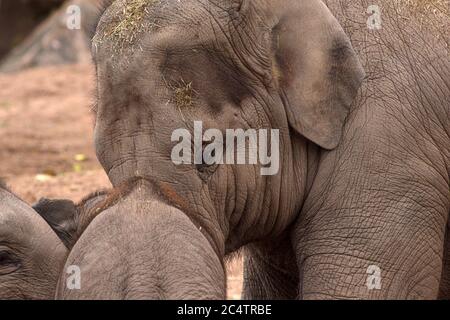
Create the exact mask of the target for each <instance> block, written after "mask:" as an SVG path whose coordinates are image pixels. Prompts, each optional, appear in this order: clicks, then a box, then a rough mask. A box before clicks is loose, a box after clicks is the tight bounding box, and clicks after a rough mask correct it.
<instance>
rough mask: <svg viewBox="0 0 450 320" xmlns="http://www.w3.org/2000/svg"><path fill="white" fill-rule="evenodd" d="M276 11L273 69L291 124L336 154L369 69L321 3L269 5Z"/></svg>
mask: <svg viewBox="0 0 450 320" xmlns="http://www.w3.org/2000/svg"><path fill="white" fill-rule="evenodd" d="M274 5H276V6H277V9H275V10H273V6H274ZM271 6H272V11H273V12H274V14H275V18H274V22H275V25H274V27H273V33H272V36H273V37H272V39H273V51H274V57H273V64H274V66H273V70H274V73H276V74H275V76H276V78H278V87H279V89H280V92H281V95H282V98H283V100H284V104H285V108H286V113H287V116H288V120H289V124H290V126H291V127H292V128H293V129H294V130H296V131H297V132H298V133H300V134H302V135H303V136H305V137H306V138H308V139H309V140H311V141H313V142H314V143H316V144H318V145H319V146H321V147H323V148H325V149H334V148H335V147H336V146H337V145H338V143H339V141H340V139H341V136H342V129H343V125H344V122H345V119H346V118H347V116H348V114H349V111H350V106H351V104H352V102H353V100H354V98H355V96H356V94H357V91H358V89H359V87H360V85H361V82H362V80H363V78H364V76H365V74H364V70H363V68H362V66H361V64H360V62H359V60H358V58H357V57H356V54H355V52H354V50H353V48H352V45H351V43H350V40H349V39H348V37H347V35H346V34H345V33H344V31H343V29H342V28H341V26H340V25H339V23H338V22H337V20H336V19H335V18H334V16H333V15H332V14H331V12H330V11H329V10H328V8H327V7H326V6H325V5H324V4H323V3H322V2H321V1H319V0H317V1H316V0H310V1H306V0H287V1H286V0H284V1H281V0H280V1H269V4H268V8H270V7H271Z"/></svg>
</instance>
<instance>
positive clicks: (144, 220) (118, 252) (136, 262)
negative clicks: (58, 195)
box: [38, 179, 225, 299]
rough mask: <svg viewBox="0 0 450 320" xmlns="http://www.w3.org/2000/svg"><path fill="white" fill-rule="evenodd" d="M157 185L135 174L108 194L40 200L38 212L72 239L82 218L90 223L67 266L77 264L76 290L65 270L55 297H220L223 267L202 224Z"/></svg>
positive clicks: (223, 283) (223, 284)
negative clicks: (68, 283)
mask: <svg viewBox="0 0 450 320" xmlns="http://www.w3.org/2000/svg"><path fill="white" fill-rule="evenodd" d="M156 189H157V186H156V184H153V183H150V182H148V181H145V180H139V179H135V180H130V181H128V182H127V183H124V184H122V185H121V186H118V187H116V188H115V189H113V190H111V191H109V192H104V193H97V194H93V195H92V196H89V197H87V198H86V200H84V201H82V202H81V203H80V204H78V205H74V204H73V203H71V202H70V201H67V200H47V199H44V200H41V201H40V202H39V204H38V207H39V208H38V210H40V212H41V214H42V215H43V216H45V217H46V218H47V219H49V220H48V221H49V223H50V224H51V225H52V226H53V228H54V229H55V230H56V232H58V233H59V234H63V235H64V236H66V235H67V234H70V235H69V237H68V239H73V240H74V241H75V240H76V237H77V236H78V235H79V234H80V233H78V232H76V231H75V230H76V226H77V225H79V226H80V227H79V229H78V230H81V232H82V231H83V221H86V222H88V223H87V224H89V222H91V221H92V222H91V223H90V225H89V227H88V228H87V229H86V231H84V232H82V233H83V236H82V237H81V238H80V239H79V240H78V241H77V242H76V243H75V246H74V247H73V248H72V249H71V254H70V256H69V258H68V259H67V262H66V267H67V266H72V265H76V266H79V267H80V269H81V270H82V273H81V288H80V289H79V290H69V289H68V288H67V287H66V286H65V283H66V280H67V279H65V278H64V277H65V275H66V273H64V272H63V273H62V278H61V281H60V282H59V284H60V285H59V288H58V290H57V298H66V299H144V298H145V299H181V298H184V299H199V298H204V299H219V298H222V297H224V296H225V274H224V271H223V270H224V268H223V265H222V263H221V261H220V260H219V258H218V256H217V255H216V253H215V252H214V251H213V249H212V248H211V247H210V246H209V245H208V240H207V239H206V238H205V237H204V236H203V235H202V233H201V228H198V227H196V226H195V225H194V224H193V223H192V221H190V219H189V218H188V217H187V216H186V215H185V214H184V213H183V212H181V211H180V210H178V209H176V208H174V207H173V206H171V205H169V204H168V202H167V199H165V197H164V195H162V194H161V193H159V192H157V191H156ZM94 217H95V220H94V219H93V218H94ZM87 224H84V226H87ZM64 228H66V229H65V230H64ZM66 239H67V238H66ZM66 242H67V240H66ZM68 243H73V242H71V240H69V241H68Z"/></svg>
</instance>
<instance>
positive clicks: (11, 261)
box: [0, 250, 20, 275]
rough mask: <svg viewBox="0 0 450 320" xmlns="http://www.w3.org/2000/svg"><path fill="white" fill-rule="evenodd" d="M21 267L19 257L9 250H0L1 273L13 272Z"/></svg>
mask: <svg viewBox="0 0 450 320" xmlns="http://www.w3.org/2000/svg"><path fill="white" fill-rule="evenodd" d="M19 268H20V261H19V259H18V258H17V257H16V256H15V255H14V254H12V253H11V252H9V251H7V250H1V251H0V275H7V274H10V273H13V272H14V271H16V270H17V269H19Z"/></svg>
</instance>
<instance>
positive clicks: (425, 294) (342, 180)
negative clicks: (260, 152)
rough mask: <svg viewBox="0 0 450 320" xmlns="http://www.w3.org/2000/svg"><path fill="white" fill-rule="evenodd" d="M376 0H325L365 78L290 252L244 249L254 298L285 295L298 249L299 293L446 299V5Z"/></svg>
mask: <svg viewBox="0 0 450 320" xmlns="http://www.w3.org/2000/svg"><path fill="white" fill-rule="evenodd" d="M430 2H432V1H430ZM376 3H377V4H378V6H375V7H374V6H373V4H374V3H373V2H370V1H356V2H355V1H349V0H340V1H337V0H336V1H335V0H330V1H327V5H328V7H329V9H330V10H331V12H332V13H333V14H334V16H335V17H336V18H337V19H338V21H339V22H340V23H341V25H342V26H343V27H344V30H345V32H346V33H347V34H348V35H349V36H350V38H351V42H352V44H353V47H354V49H355V51H356V52H357V55H358V57H360V60H361V62H362V64H363V67H364V70H365V71H366V75H367V76H366V78H365V80H364V81H363V83H362V86H361V89H360V90H359V93H358V95H357V97H356V99H355V100H354V102H353V104H352V106H351V112H350V115H349V117H348V118H347V120H346V124H345V127H344V130H343V136H342V139H341V142H340V144H339V146H337V148H335V149H334V150H331V151H327V152H324V153H323V154H322V155H321V156H320V160H319V164H318V170H317V173H316V176H315V179H314V181H313V183H312V186H311V188H310V189H309V192H308V196H307V198H306V200H305V202H304V204H303V207H302V209H301V211H300V214H299V217H298V219H297V220H296V222H295V224H294V226H293V228H292V230H291V233H290V240H291V244H292V251H286V252H284V253H282V252H281V251H280V250H279V249H278V250H275V251H274V249H273V245H272V246H267V245H266V246H264V245H259V246H256V248H253V249H252V251H251V254H250V255H249V256H248V258H247V261H246V263H245V265H246V278H247V280H246V285H245V290H244V293H245V297H247V298H255V297H256V298H258V297H259V298H276V297H279V296H280V293H279V290H276V289H277V286H276V284H277V283H283V284H284V283H286V282H288V280H289V276H290V275H289V274H286V273H280V272H279V271H278V270H280V268H279V266H281V267H285V269H284V270H286V269H287V267H286V266H287V263H286V261H289V259H290V258H291V257H292V254H293V253H294V254H295V256H296V264H297V266H296V267H297V270H296V275H297V277H298V278H299V279H300V280H299V281H300V285H299V287H298V292H297V297H298V298H301V299H436V298H439V299H449V298H450V282H449V279H450V259H449V254H450V251H449V250H450V240H449V234H450V233H449V231H450V222H449V219H448V218H449V213H450V193H449V189H450V188H449V180H450V178H449V172H450V138H449V137H450V60H449V51H448V50H449V49H448V48H449V45H448V39H449V38H448V30H450V28H449V27H450V21H449V20H448V2H445V1H443V2H442V6H441V7H439V5H438V4H436V6H435V7H433V8H435V10H430V9H428V11H427V8H423V7H422V8H421V7H420V4H418V5H417V6H416V7H408V4H405V3H401V2H396V1H387V0H386V1H383V0H381V1H377V2H376ZM409 5H411V6H412V3H410V4H409ZM423 5H425V4H424V3H423ZM366 11H367V12H368V13H369V15H365V14H364V13H366ZM373 19H378V20H379V21H374V20H373ZM377 23H379V25H377ZM268 262H270V263H268ZM281 270H283V269H281ZM288 270H289V269H288ZM290 270H292V268H291V269H290ZM291 277H292V276H291ZM267 279H269V280H267ZM255 288H258V289H255Z"/></svg>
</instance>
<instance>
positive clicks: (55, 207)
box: [33, 198, 78, 249]
mask: <svg viewBox="0 0 450 320" xmlns="http://www.w3.org/2000/svg"><path fill="white" fill-rule="evenodd" d="M33 209H34V210H35V211H36V212H37V213H39V215H40V216H41V217H42V218H43V219H44V220H45V221H46V222H47V223H48V224H49V225H50V227H51V228H52V229H53V231H55V233H56V234H57V235H58V237H59V238H60V239H61V241H62V242H63V243H64V245H65V246H66V247H67V248H69V249H70V248H71V247H72V246H73V243H74V239H75V237H76V233H77V226H78V224H77V216H78V210H77V207H76V205H75V204H74V203H73V202H72V201H70V200H52V199H46V198H42V199H40V200H39V201H38V202H37V203H35V204H34V205H33Z"/></svg>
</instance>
